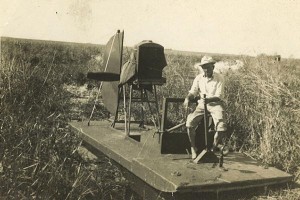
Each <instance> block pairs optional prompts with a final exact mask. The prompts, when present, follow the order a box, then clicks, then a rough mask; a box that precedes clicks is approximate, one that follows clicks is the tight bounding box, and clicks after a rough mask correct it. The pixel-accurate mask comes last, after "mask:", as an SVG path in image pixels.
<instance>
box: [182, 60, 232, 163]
mask: <svg viewBox="0 0 300 200" xmlns="http://www.w3.org/2000/svg"><path fill="white" fill-rule="evenodd" d="M215 63H216V62H215V61H214V60H213V58H212V57H210V56H204V57H203V58H202V59H201V63H198V64H196V65H197V66H198V67H199V68H200V70H202V71H203V73H200V74H199V75H198V76H196V78H195V79H194V81H193V85H192V87H191V89H190V91H189V93H188V95H187V97H186V98H185V101H184V106H186V107H187V106H188V105H189V102H190V100H192V99H194V98H195V97H198V96H199V97H200V100H199V101H198V105H197V107H196V109H195V111H194V112H193V113H191V114H189V115H188V117H187V121H186V127H187V132H188V136H189V140H190V142H191V152H192V159H195V158H196V157H197V148H196V146H195V135H196V128H197V126H198V124H199V123H200V121H201V120H202V118H203V116H204V98H203V97H204V94H206V99H205V103H206V104H207V110H208V111H209V112H210V113H211V115H212V118H213V120H214V124H215V130H216V131H217V132H216V134H215V136H214V143H213V146H214V148H215V147H217V145H218V143H219V141H220V138H221V137H223V136H224V135H225V131H226V124H225V120H224V109H223V104H222V99H221V98H222V93H223V86H224V84H223V78H222V76H221V75H220V74H217V73H214V72H213V70H214V67H215V66H214V64H215Z"/></svg>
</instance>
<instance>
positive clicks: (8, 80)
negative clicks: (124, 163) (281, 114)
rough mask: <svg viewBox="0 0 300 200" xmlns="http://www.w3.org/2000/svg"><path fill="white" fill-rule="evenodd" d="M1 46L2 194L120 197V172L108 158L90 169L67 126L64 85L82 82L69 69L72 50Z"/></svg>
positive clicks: (14, 196)
mask: <svg viewBox="0 0 300 200" xmlns="http://www.w3.org/2000/svg"><path fill="white" fill-rule="evenodd" d="M5 45H8V46H5ZM5 45H2V47H3V49H2V51H1V68H0V69H1V70H0V91H1V94H0V113H1V115H0V131H1V132H0V164H1V167H0V183H1V184H0V198H7V199H85V198H87V199H107V198H122V197H123V192H124V191H125V186H126V183H125V182H124V181H116V179H118V180H122V179H121V177H122V174H121V172H120V171H119V170H118V169H117V168H116V167H114V166H113V165H110V164H109V162H105V163H104V164H102V165H99V166H96V167H93V168H91V164H93V162H92V161H90V160H87V159H85V158H83V157H82V156H81V154H79V153H78V148H79V147H80V145H81V140H80V138H78V137H77V136H76V135H74V134H73V133H72V132H71V131H70V129H69V127H68V124H67V122H68V120H69V113H70V108H71V107H70V101H69V100H70V95H69V94H68V93H67V92H66V91H65V90H64V89H63V84H64V83H72V82H75V83H76V82H78V81H81V79H79V80H78V79H77V76H76V74H78V73H79V72H80V71H76V68H75V69H70V68H69V67H72V65H71V64H72V62H71V61H70V62H69V61H68V59H70V57H68V56H66V55H67V54H70V52H73V53H74V52H75V51H74V50H73V51H72V50H69V51H67V53H65V49H64V48H60V47H59V48H57V46H54V47H53V46H51V45H50V46H47V45H46V44H42V45H33V44H28V43H19V42H13V43H9V44H5ZM44 45H46V46H47V47H48V49H45V47H44ZM25 50H26V51H25ZM38 50H40V52H39V53H41V52H43V53H44V54H41V55H39V56H38V57H36V55H34V54H33V52H36V53H37V52H38ZM12 52H13V53H12ZM79 52H81V51H79ZM80 55H81V54H80ZM80 55H78V57H80ZM31 56H32V57H33V58H34V59H33V58H32V57H31ZM64 56H66V57H64ZM60 59H64V60H65V61H64V62H66V63H64V62H62V60H60ZM74 59H75V58H74ZM87 61H88V60H87ZM76 62H77V61H76V60H73V64H74V63H75V66H76V65H77V64H78V63H76ZM68 63H69V64H70V65H69V66H67V65H68ZM83 64H84V63H83ZM73 66H74V65H73ZM77 70H78V69H77ZM73 75H75V76H73ZM97 162H98V161H97ZM101 162H102V161H101ZM108 172H109V173H108Z"/></svg>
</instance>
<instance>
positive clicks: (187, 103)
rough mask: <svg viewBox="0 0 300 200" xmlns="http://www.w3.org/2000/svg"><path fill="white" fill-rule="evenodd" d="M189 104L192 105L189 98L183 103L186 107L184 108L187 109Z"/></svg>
mask: <svg viewBox="0 0 300 200" xmlns="http://www.w3.org/2000/svg"><path fill="white" fill-rule="evenodd" d="M189 103H190V100H189V98H185V99H184V102H183V106H184V108H187V107H189Z"/></svg>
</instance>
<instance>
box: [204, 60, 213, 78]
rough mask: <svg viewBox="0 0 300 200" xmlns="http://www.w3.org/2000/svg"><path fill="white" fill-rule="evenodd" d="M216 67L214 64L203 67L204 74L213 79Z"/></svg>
mask: <svg viewBox="0 0 300 200" xmlns="http://www.w3.org/2000/svg"><path fill="white" fill-rule="evenodd" d="M214 67H215V65H214V64H213V63H209V64H206V65H203V66H202V70H203V72H204V76H205V77H208V78H211V77H212V75H213V73H214Z"/></svg>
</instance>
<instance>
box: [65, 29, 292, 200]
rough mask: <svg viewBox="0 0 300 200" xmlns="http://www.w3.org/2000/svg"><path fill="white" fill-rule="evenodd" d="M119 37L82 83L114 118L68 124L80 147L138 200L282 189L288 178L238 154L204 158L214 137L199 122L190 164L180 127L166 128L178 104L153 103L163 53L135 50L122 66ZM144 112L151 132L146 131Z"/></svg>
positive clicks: (153, 47)
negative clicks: (90, 85) (101, 159)
mask: <svg viewBox="0 0 300 200" xmlns="http://www.w3.org/2000/svg"><path fill="white" fill-rule="evenodd" d="M123 40H124V31H119V30H118V31H117V33H116V34H114V35H113V36H112V37H111V38H110V39H109V41H108V43H107V44H106V46H105V53H104V64H105V69H104V71H102V72H89V73H88V74H87V77H88V78H90V79H94V80H97V81H100V82H101V84H100V87H99V90H98V95H97V99H98V98H99V96H100V95H101V100H102V101H103V104H104V105H105V107H106V108H107V110H108V111H109V112H110V113H111V115H112V116H113V117H112V118H111V119H110V120H100V121H95V120H94V121H93V120H91V119H92V115H93V113H94V112H97V110H95V106H94V108H93V109H92V113H91V116H90V118H89V119H88V120H87V121H71V122H70V125H71V127H72V130H73V131H74V132H76V133H78V134H79V135H80V137H81V138H82V139H83V141H84V144H85V146H86V147H87V148H88V149H89V150H91V151H92V152H94V153H95V154H96V155H97V153H101V154H105V155H106V156H108V157H109V158H110V159H112V160H113V161H114V162H115V163H116V164H118V165H120V166H121V168H122V169H123V170H124V171H125V172H126V173H124V175H125V177H127V178H128V180H130V182H131V183H130V185H131V187H132V189H133V190H134V191H135V192H137V193H138V194H140V196H142V197H143V198H144V199H195V198H197V197H203V195H205V194H209V193H210V194H211V193H213V194H217V195H218V194H219V193H221V192H225V191H238V190H241V189H248V188H249V189H250V188H259V187H266V186H271V185H277V184H286V183H288V182H290V181H291V180H292V176H291V175H290V174H288V173H286V172H283V171H281V170H278V169H276V168H273V167H266V166H265V165H263V164H261V163H259V162H258V161H256V160H254V159H252V158H250V157H248V156H247V155H245V154H243V153H239V152H229V153H228V154H227V155H226V156H225V155H224V154H223V151H220V152H212V151H210V149H211V145H212V135H213V130H211V129H210V128H209V127H211V124H212V123H213V122H212V121H211V118H209V116H207V117H205V118H204V119H205V120H204V121H203V123H201V124H199V126H198V129H197V141H198V143H197V146H198V149H199V150H200V151H199V152H200V154H199V156H198V157H197V158H196V159H195V160H192V159H191V155H190V143H189V139H188V136H187V133H186V130H185V129H184V122H181V123H179V124H178V125H174V124H173V125H172V123H170V119H169V118H168V116H169V115H170V113H169V112H170V110H169V107H170V105H172V104H182V102H183V101H184V99H183V98H177V97H176V98H174V97H164V98H163V99H162V103H160V102H159V99H158V96H157V87H160V86H162V85H163V84H165V83H166V81H167V78H165V77H163V73H162V72H163V69H164V67H166V66H167V62H166V59H165V54H164V47H163V46H162V45H160V44H157V43H154V42H153V41H150V40H145V41H142V42H140V43H138V44H137V45H135V46H134V48H133V50H132V52H131V55H130V58H129V59H128V61H126V62H123V61H122V58H123V56H122V55H123ZM133 105H138V106H140V107H141V111H140V115H139V117H140V119H136V117H135V118H134V119H133V117H132V107H133ZM145 105H147V107H148V108H149V112H150V114H151V116H153V121H154V123H153V124H154V125H147V124H145V119H144V118H145V113H144V112H145V109H144V108H145Z"/></svg>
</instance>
